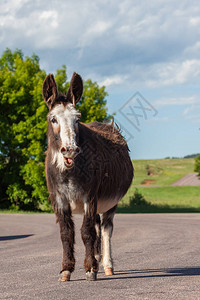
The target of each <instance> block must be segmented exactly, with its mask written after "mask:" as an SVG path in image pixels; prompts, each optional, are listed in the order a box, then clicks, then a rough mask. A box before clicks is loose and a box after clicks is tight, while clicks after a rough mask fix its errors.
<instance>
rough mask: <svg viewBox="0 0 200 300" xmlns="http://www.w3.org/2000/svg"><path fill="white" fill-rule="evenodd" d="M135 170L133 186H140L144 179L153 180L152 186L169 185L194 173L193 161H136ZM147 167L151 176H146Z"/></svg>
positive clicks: (134, 163) (191, 159)
mask: <svg viewBox="0 0 200 300" xmlns="http://www.w3.org/2000/svg"><path fill="white" fill-rule="evenodd" d="M133 165H134V169H135V178H134V181H133V184H134V185H140V184H142V182H143V181H144V180H145V179H148V180H154V182H153V183H152V185H171V184H172V183H174V182H175V181H177V180H178V179H180V178H182V177H183V176H185V175H187V174H188V173H192V172H194V159H193V158H190V159H155V160H136V161H134V162H133ZM147 166H149V168H150V170H151V172H152V173H153V176H148V175H147V170H146V168H147Z"/></svg>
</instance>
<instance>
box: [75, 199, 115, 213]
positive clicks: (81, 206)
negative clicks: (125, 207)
mask: <svg viewBox="0 0 200 300" xmlns="http://www.w3.org/2000/svg"><path fill="white" fill-rule="evenodd" d="M119 200H120V198H113V199H112V198H111V199H100V200H98V202H97V213H98V214H103V213H105V212H107V211H108V210H109V209H111V208H113V207H114V206H115V205H117V203H118V202H119ZM85 205H86V206H85ZM70 207H71V210H72V213H73V214H83V213H84V212H85V207H87V203H86V202H85V201H83V200H78V201H70Z"/></svg>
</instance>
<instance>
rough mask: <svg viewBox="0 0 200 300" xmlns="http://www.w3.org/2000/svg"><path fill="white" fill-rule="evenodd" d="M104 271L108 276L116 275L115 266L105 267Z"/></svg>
mask: <svg viewBox="0 0 200 300" xmlns="http://www.w3.org/2000/svg"><path fill="white" fill-rule="evenodd" d="M104 272H105V275H106V276H110V275H114V271H113V268H105V269H104Z"/></svg>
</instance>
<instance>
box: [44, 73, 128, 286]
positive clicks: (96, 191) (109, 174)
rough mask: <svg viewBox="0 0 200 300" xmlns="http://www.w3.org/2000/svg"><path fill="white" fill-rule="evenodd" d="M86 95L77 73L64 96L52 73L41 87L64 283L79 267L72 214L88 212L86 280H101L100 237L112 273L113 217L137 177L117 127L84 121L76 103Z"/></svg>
mask: <svg viewBox="0 0 200 300" xmlns="http://www.w3.org/2000/svg"><path fill="white" fill-rule="evenodd" d="M82 92H83V82H82V79H81V77H80V76H79V75H78V74H76V73H74V74H73V76H72V79H71V82H70V87H69V89H68V91H67V94H66V95H65V94H61V93H59V92H58V90H57V86H56V83H55V80H54V77H53V75H51V74H49V75H48V76H47V77H46V79H45V80H44V83H43V98H44V100H45V101H46V104H47V106H48V108H49V114H48V117H47V122H48V133H47V138H48V150H47V155H46V161H45V169H46V179H47V187H48V190H49V195H50V199H51V204H52V207H53V210H54V212H55V214H56V217H57V222H58V223H59V225H60V235H61V240H62V245H63V262H62V271H61V274H62V275H61V276H62V277H61V279H60V280H61V281H69V280H70V276H71V273H72V272H73V271H74V266H75V258H74V223H73V220H72V213H83V214H84V217H83V224H82V227H81V236H82V240H83V243H84V245H85V260H84V266H85V271H86V279H87V280H96V278H97V272H98V269H99V261H100V258H101V235H102V264H103V266H104V271H105V274H106V275H112V274H113V262H112V257H111V241H110V239H111V236H112V230H113V217H114V214H115V211H116V207H117V203H118V202H119V200H120V199H121V198H122V197H123V196H124V195H125V193H126V192H127V190H128V188H129V186H130V184H131V182H132V178H133V166H132V163H131V160H130V157H129V153H128V151H129V150H128V146H127V144H126V142H125V140H124V138H123V137H122V135H121V134H120V133H119V131H118V130H117V129H116V128H115V127H114V125H113V124H103V123H99V122H96V121H95V122H92V123H90V124H83V123H81V122H80V116H81V115H80V113H79V112H78V111H77V110H76V109H75V105H76V103H77V102H78V101H79V100H80V98H81V96H82ZM99 214H102V217H101V218H100V215H99Z"/></svg>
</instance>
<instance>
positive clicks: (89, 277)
mask: <svg viewBox="0 0 200 300" xmlns="http://www.w3.org/2000/svg"><path fill="white" fill-rule="evenodd" d="M86 280H87V281H95V280H97V273H96V272H87V273H86Z"/></svg>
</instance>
